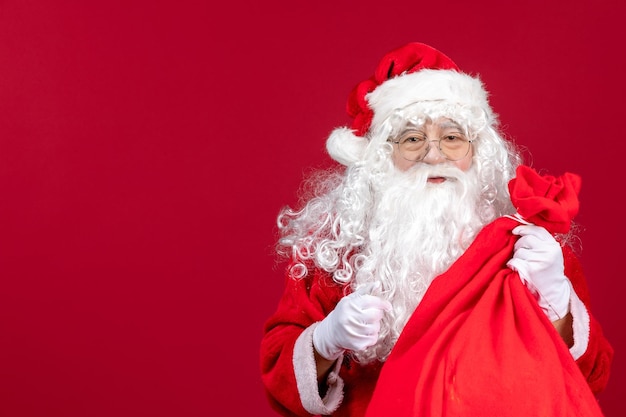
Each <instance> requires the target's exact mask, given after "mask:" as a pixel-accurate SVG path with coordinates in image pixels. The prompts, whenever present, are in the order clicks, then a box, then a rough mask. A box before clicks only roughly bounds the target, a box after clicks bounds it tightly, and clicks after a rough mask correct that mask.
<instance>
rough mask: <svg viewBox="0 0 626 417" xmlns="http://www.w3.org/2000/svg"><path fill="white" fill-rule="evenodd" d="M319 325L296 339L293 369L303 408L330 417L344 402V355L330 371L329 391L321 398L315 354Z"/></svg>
mask: <svg viewBox="0 0 626 417" xmlns="http://www.w3.org/2000/svg"><path fill="white" fill-rule="evenodd" d="M317 324H318V323H314V324H312V325H311V326H309V327H307V328H306V329H305V330H304V331H303V332H302V334H300V336H299V337H298V339H296V344H295V346H294V349H293V369H294V373H295V375H296V385H297V386H298V393H299V394H300V401H301V402H302V407H304V409H305V410H306V411H308V412H309V413H311V414H316V415H320V414H321V415H330V414H332V413H334V412H335V411H336V410H337V408H339V405H341V401H342V400H343V379H341V377H339V369H340V368H341V362H342V361H343V355H341V356H340V357H339V358H338V359H337V361H336V362H335V366H334V368H333V369H332V370H331V371H330V373H329V375H328V378H327V380H326V385H327V386H328V390H327V391H326V395H325V396H324V398H321V397H320V393H319V388H318V385H317V367H316V365H315V356H314V354H313V330H314V329H315V327H317Z"/></svg>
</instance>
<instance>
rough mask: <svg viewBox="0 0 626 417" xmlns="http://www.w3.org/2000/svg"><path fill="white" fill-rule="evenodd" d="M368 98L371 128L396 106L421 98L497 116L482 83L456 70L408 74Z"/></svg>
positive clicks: (388, 83)
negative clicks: (480, 110)
mask: <svg viewBox="0 0 626 417" xmlns="http://www.w3.org/2000/svg"><path fill="white" fill-rule="evenodd" d="M365 97H366V99H367V102H368V104H369V107H370V108H371V109H372V110H373V111H374V118H373V119H372V126H371V127H370V129H371V128H372V127H375V126H378V125H380V123H382V122H383V121H384V120H385V119H386V118H387V117H389V116H390V115H391V114H392V112H393V111H394V110H395V109H399V108H402V107H405V106H408V105H409V104H413V103H416V102H420V101H434V100H442V101H447V102H450V103H454V104H459V105H462V106H468V107H478V108H480V109H482V110H484V111H485V114H486V115H487V117H488V119H489V120H491V119H493V112H492V110H491V107H490V106H489V103H488V101H487V92H486V91H485V89H484V88H483V84H482V82H481V81H480V80H479V79H478V78H474V77H472V76H469V75H467V74H463V73H461V72H457V71H454V70H431V69H424V70H421V71H418V72H414V73H411V74H404V75H401V76H398V77H395V78H392V79H390V80H387V81H385V82H384V83H382V84H381V85H379V86H378V87H377V88H376V89H375V90H374V91H372V92H371V93H369V94H368V95H367V96H365Z"/></svg>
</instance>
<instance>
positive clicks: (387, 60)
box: [347, 42, 459, 136]
mask: <svg viewBox="0 0 626 417" xmlns="http://www.w3.org/2000/svg"><path fill="white" fill-rule="evenodd" d="M426 68H428V69H453V70H457V71H458V70H459V68H458V67H457V66H456V64H455V63H454V62H453V61H452V60H451V59H450V58H448V57H447V56H446V55H444V54H443V53H441V52H439V51H438V50H436V49H435V48H433V47H431V46H428V45H425V44H423V43H419V42H412V43H408V44H406V45H404V46H402V47H400V48H397V49H394V50H393V51H391V52H389V53H387V54H386V55H385V56H384V57H383V58H382V59H381V60H380V62H379V63H378V65H377V66H376V70H375V71H374V75H373V76H371V77H370V78H368V79H367V80H364V81H361V82H360V83H359V84H357V86H356V87H355V88H354V89H353V90H352V92H351V93H350V95H349V97H348V103H347V111H348V115H350V117H352V118H353V121H352V129H354V130H355V131H356V134H357V135H359V136H363V135H364V134H365V132H367V129H369V127H370V124H371V122H372V118H373V112H372V110H371V109H370V108H369V106H368V104H367V100H366V99H365V96H366V95H367V94H368V93H371V92H372V91H374V89H376V87H378V86H379V85H380V84H382V83H384V82H385V81H387V80H389V79H391V78H393V77H396V76H398V75H400V74H402V73H405V72H406V73H407V74H410V73H413V72H416V71H419V70H422V69H426Z"/></svg>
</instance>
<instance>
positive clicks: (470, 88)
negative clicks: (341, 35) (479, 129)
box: [326, 42, 494, 165]
mask: <svg viewBox="0 0 626 417" xmlns="http://www.w3.org/2000/svg"><path fill="white" fill-rule="evenodd" d="M419 102H424V103H429V102H431V103H435V102H446V103H449V104H454V105H459V106H464V107H467V108H471V109H476V108H477V109H480V110H482V111H483V114H484V115H485V116H486V117H487V119H488V120H489V121H492V120H493V118H494V117H493V112H492V110H491V107H490V106H489V103H488V101H487V92H486V90H485V89H484V87H483V84H482V82H481V81H480V80H479V79H478V77H473V76H470V75H468V74H465V73H463V72H461V71H460V70H459V68H458V67H457V65H456V64H455V63H454V62H453V61H452V60H451V59H450V58H448V57H447V56H446V55H444V54H443V53H441V52H440V51H438V50H436V49H435V48H433V47H431V46H428V45H425V44H423V43H418V42H412V43H409V44H406V45H404V46H402V47H400V48H397V49H395V50H393V51H391V52H389V53H388V54H386V55H385V56H384V57H383V58H382V59H381V60H380V62H379V63H378V65H377V67H376V70H375V72H374V75H373V76H371V77H370V78H368V79H366V80H364V81H362V82H360V83H359V84H357V85H356V87H355V88H354V89H353V90H352V92H351V93H350V96H349V97H348V103H347V111H348V114H349V115H350V117H352V118H353V122H352V126H351V128H347V127H340V128H336V129H335V130H333V132H332V133H331V134H330V136H329V138H328V140H327V143H326V148H327V150H328V153H329V154H330V156H331V157H332V158H333V159H335V160H336V161H338V162H340V163H342V164H344V165H350V164H352V163H354V162H356V161H358V160H360V159H361V158H362V156H363V154H364V152H365V148H366V146H367V144H368V138H367V134H368V132H370V131H371V130H373V129H374V128H375V127H377V126H379V125H380V124H381V123H382V122H383V121H384V120H385V119H387V118H388V117H389V116H390V115H391V114H392V112H393V111H394V110H396V109H400V108H404V107H406V106H408V105H410V104H413V103H419ZM427 105H428V104H426V106H427Z"/></svg>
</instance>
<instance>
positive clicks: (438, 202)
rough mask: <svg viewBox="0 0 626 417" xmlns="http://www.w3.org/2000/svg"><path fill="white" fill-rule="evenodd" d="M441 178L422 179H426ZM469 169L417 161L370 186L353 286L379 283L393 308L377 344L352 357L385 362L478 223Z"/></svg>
mask: <svg viewBox="0 0 626 417" xmlns="http://www.w3.org/2000/svg"><path fill="white" fill-rule="evenodd" d="M434 176H443V177H446V178H447V181H445V182H443V183H440V184H432V183H428V182H427V179H428V177H434ZM477 184H478V182H477V180H476V174H475V173H474V171H473V170H472V169H470V170H469V171H468V172H462V171H461V170H459V169H458V168H456V167H454V166H452V165H448V164H440V165H436V166H430V165H427V164H417V165H416V166H415V167H414V168H413V169H412V170H410V171H408V172H405V173H401V172H396V173H394V174H391V175H390V178H389V179H388V181H386V182H385V184H383V185H381V187H380V189H377V190H375V193H376V197H377V205H376V207H375V209H374V212H373V213H372V217H371V220H370V221H369V222H368V223H369V228H368V229H367V230H368V233H369V235H368V236H367V238H366V242H367V243H366V244H365V247H364V250H363V252H362V254H361V255H359V257H358V259H357V260H356V262H355V266H356V277H355V279H354V281H353V288H357V287H359V286H361V285H363V284H365V283H368V282H375V281H378V282H380V283H381V284H382V285H381V289H380V293H377V295H379V296H380V297H382V298H383V299H386V300H388V301H390V302H391V304H392V306H393V312H391V313H390V314H387V315H386V316H385V318H384V319H383V321H382V322H381V330H380V334H379V340H378V343H377V344H376V345H374V346H372V347H370V348H368V349H366V350H365V351H362V352H358V353H355V357H356V358H357V359H358V360H360V361H362V362H368V361H371V360H373V359H380V360H385V359H386V358H387V356H388V355H389V352H390V351H391V348H392V347H393V345H394V344H395V342H396V340H397V338H398V336H399V335H400V332H401V331H402V329H403V328H404V326H405V325H406V323H407V321H408V319H409V317H410V316H411V314H412V313H413V311H414V310H415V308H416V307H417V305H418V304H419V302H420V301H421V299H422V297H423V296H424V293H425V292H426V290H427V288H428V286H429V285H430V283H431V282H432V280H433V279H434V278H435V277H436V276H438V275H440V274H441V273H442V272H444V271H445V270H447V269H448V268H449V267H450V265H451V264H452V263H453V262H454V261H456V260H457V259H458V258H459V256H460V255H461V254H462V253H463V251H464V250H465V249H467V247H468V246H469V244H470V243H471V242H472V240H473V239H474V237H475V236H476V234H477V233H478V231H479V230H480V229H481V228H482V227H483V226H484V224H483V223H482V222H481V221H480V216H479V215H478V198H479V195H480V190H479V189H478V185H477Z"/></svg>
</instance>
